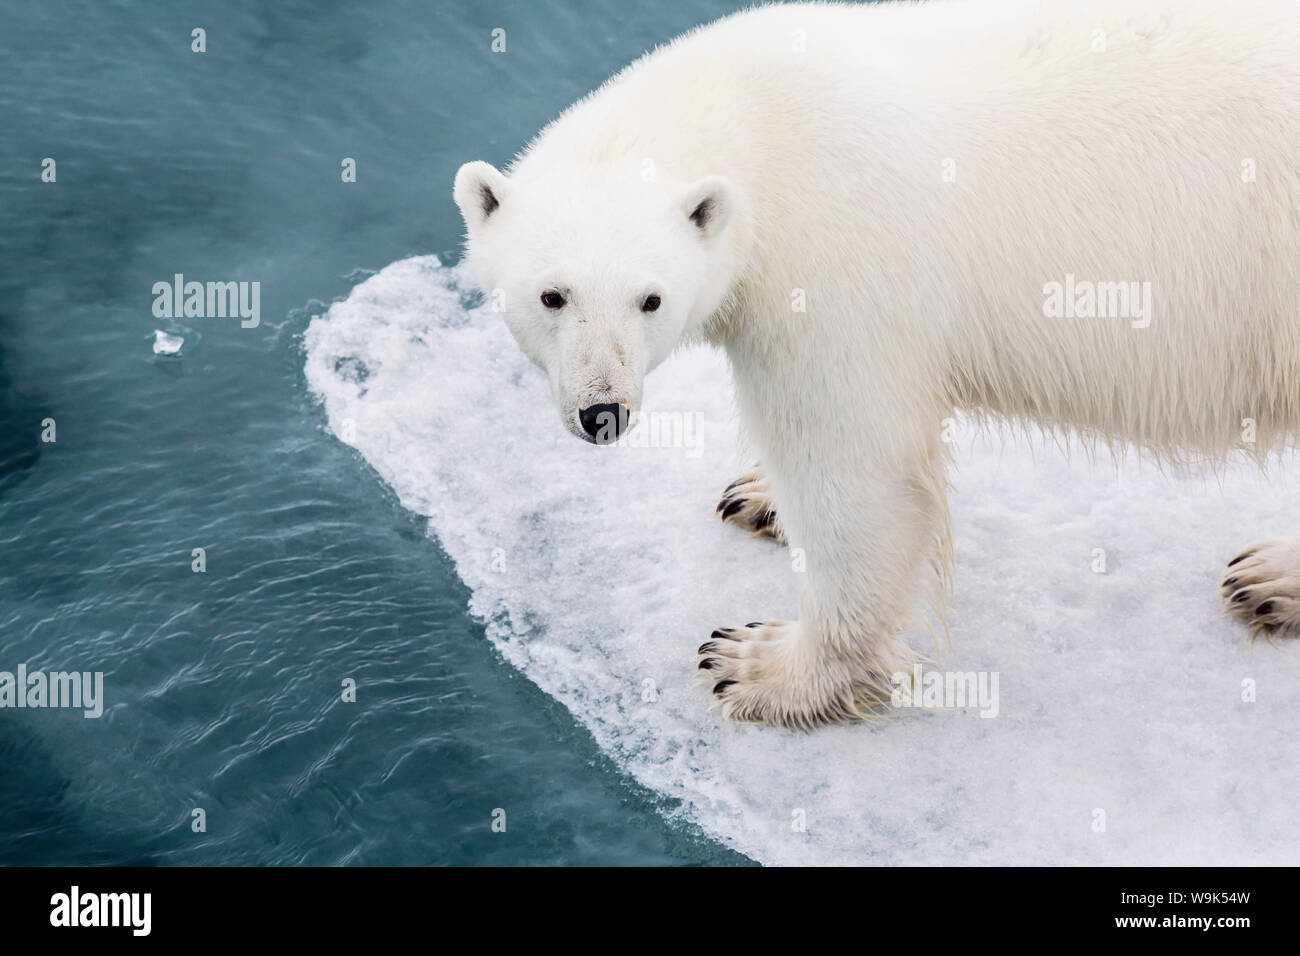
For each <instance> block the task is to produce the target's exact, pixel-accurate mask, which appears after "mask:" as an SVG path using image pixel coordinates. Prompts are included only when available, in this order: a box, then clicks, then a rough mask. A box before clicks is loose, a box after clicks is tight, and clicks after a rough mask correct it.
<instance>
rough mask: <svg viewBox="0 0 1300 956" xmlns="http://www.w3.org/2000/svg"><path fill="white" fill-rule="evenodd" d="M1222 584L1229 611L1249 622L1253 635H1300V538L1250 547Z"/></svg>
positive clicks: (1240, 555) (1239, 558) (1229, 566)
mask: <svg viewBox="0 0 1300 956" xmlns="http://www.w3.org/2000/svg"><path fill="white" fill-rule="evenodd" d="M1220 587H1221V588H1222V589H1223V600H1224V602H1225V603H1226V605H1227V609H1228V613H1229V614H1232V615H1234V616H1235V617H1239V618H1241V619H1242V620H1243V621H1245V622H1246V623H1247V624H1249V625H1250V630H1251V634H1252V635H1254V634H1256V633H1260V632H1263V633H1265V634H1267V635H1270V636H1272V635H1274V634H1276V635H1279V636H1282V637H1295V636H1298V635H1300V539H1297V538H1284V539H1281V540H1277V541H1268V542H1265V543H1264V544H1260V545H1256V546H1255V547H1253V548H1248V549H1247V550H1246V551H1244V552H1242V553H1241V554H1239V555H1237V557H1236V558H1234V559H1233V560H1232V561H1231V562H1229V563H1228V570H1227V572H1226V575H1225V577H1224V580H1223V583H1222V584H1221V585H1220Z"/></svg>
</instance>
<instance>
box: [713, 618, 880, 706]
mask: <svg viewBox="0 0 1300 956" xmlns="http://www.w3.org/2000/svg"><path fill="white" fill-rule="evenodd" d="M799 638H800V635H799V622H797V621H769V622H755V623H753V624H747V625H745V626H744V627H723V628H719V629H718V630H716V631H714V632H713V634H712V636H711V637H710V638H709V640H707V641H705V642H704V643H703V644H701V645H700V649H699V651H698V654H699V658H700V661H699V665H698V666H699V672H700V676H701V678H702V680H704V681H707V682H708V683H709V684H711V685H712V689H713V696H714V697H715V698H717V700H718V703H719V704H720V705H721V707H722V715H723V716H724V717H726V718H727V719H728V720H734V721H736V722H737V723H742V724H771V725H772V726H775V727H787V728H791V729H797V730H813V729H814V728H817V727H821V726H824V725H826V724H834V723H840V722H842V721H846V720H854V719H857V718H860V717H863V716H865V714H864V713H863V710H862V705H863V703H864V700H867V699H878V697H879V696H880V695H878V694H876V693H873V692H871V691H870V689H869V688H866V687H865V686H863V685H861V684H860V683H859V682H857V681H855V680H854V679H853V676H852V675H851V674H850V673H849V672H848V671H846V670H845V669H843V668H842V667H838V666H821V665H815V664H810V663H809V662H808V657H807V656H806V651H807V649H806V648H804V649H801V648H799V646H798V645H799ZM801 650H802V651H804V652H805V653H801ZM884 696H885V699H886V700H887V699H888V691H885V692H884ZM868 706H870V705H869V704H868Z"/></svg>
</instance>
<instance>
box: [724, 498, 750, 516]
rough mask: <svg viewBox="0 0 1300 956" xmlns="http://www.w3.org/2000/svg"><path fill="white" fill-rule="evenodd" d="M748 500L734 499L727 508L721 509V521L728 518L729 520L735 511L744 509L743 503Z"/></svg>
mask: <svg viewBox="0 0 1300 956" xmlns="http://www.w3.org/2000/svg"><path fill="white" fill-rule="evenodd" d="M748 500H749V499H748V498H737V499H736V500H735V501H733V502H732V503H731V504H729V505H727V507H725V508H723V509H722V520H723V521H726V520H727V519H728V518H730V517H731V516H732V515H734V514H735V513H736V512H737V511H739V510H740V509H741V508H743V507H745V502H746V501H748Z"/></svg>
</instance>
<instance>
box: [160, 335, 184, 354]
mask: <svg viewBox="0 0 1300 956" xmlns="http://www.w3.org/2000/svg"><path fill="white" fill-rule="evenodd" d="M184 344H185V339H184V338H182V337H181V336H179V335H171V334H169V333H167V332H164V331H163V330H162V329H154V331H153V354H154V355H175V354H176V353H177V352H179V351H180V350H181V346H182V345H184Z"/></svg>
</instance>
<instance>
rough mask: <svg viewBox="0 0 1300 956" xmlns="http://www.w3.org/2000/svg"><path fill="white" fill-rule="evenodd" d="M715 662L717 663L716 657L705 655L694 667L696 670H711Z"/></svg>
mask: <svg viewBox="0 0 1300 956" xmlns="http://www.w3.org/2000/svg"><path fill="white" fill-rule="evenodd" d="M716 663H718V659H717V658H716V657H706V658H704V660H702V661H700V666H699V667H697V668H695V669H696V670H697V671H711V670H713V665H714V664H716Z"/></svg>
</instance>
